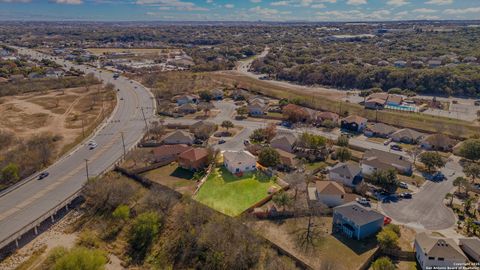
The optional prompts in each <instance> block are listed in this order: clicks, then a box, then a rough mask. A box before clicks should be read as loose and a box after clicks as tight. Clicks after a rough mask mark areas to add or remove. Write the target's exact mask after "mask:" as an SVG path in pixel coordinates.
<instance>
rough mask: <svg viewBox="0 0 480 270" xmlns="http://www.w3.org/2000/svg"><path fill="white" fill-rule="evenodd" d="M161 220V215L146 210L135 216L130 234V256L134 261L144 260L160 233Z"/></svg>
mask: <svg viewBox="0 0 480 270" xmlns="http://www.w3.org/2000/svg"><path fill="white" fill-rule="evenodd" d="M160 222H161V220H160V217H159V215H158V214H157V213H155V212H146V213H143V214H140V215H139V216H138V217H137V218H135V220H134V221H133V224H132V227H131V228H130V231H129V234H128V244H129V245H130V256H131V258H132V260H133V261H136V262H139V261H143V259H144V258H145V256H146V255H147V252H148V250H149V249H150V246H151V244H152V243H153V241H154V240H155V238H156V237H157V235H158V233H159V230H160Z"/></svg>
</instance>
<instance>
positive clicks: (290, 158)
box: [275, 149, 297, 169]
mask: <svg viewBox="0 0 480 270" xmlns="http://www.w3.org/2000/svg"><path fill="white" fill-rule="evenodd" d="M275 151H277V152H278V154H279V155H280V166H281V167H284V168H286V169H293V168H295V167H296V166H297V161H296V160H295V157H296V156H295V155H294V154H292V153H289V152H286V151H283V150H282V149H275Z"/></svg>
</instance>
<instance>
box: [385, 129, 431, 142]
mask: <svg viewBox="0 0 480 270" xmlns="http://www.w3.org/2000/svg"><path fill="white" fill-rule="evenodd" d="M423 137H425V134H423V133H420V132H418V131H415V130H413V129H409V128H404V129H400V130H398V131H396V132H394V133H392V134H391V135H390V138H391V139H392V141H394V142H401V143H408V144H416V143H418V142H420V141H421V140H422V139H423Z"/></svg>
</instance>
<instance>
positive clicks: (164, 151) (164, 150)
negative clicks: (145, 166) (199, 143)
mask: <svg viewBox="0 0 480 270" xmlns="http://www.w3.org/2000/svg"><path fill="white" fill-rule="evenodd" d="M190 148H191V147H190V146H188V145H186V144H173V145H167V144H165V145H161V146H159V147H155V148H154V149H153V159H154V161H155V162H173V161H175V160H177V157H178V155H180V154H181V153H183V152H185V151H187V150H189V149H190Z"/></svg>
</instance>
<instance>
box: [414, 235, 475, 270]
mask: <svg viewBox="0 0 480 270" xmlns="http://www.w3.org/2000/svg"><path fill="white" fill-rule="evenodd" d="M414 246H415V254H416V257H417V261H418V263H419V265H420V267H421V268H422V269H423V270H426V269H447V267H450V268H451V269H454V268H453V267H454V266H455V265H456V264H465V263H467V262H468V259H467V257H466V256H465V254H464V253H463V251H462V250H461V249H460V247H459V246H458V245H457V244H456V243H455V241H454V240H453V239H450V238H440V237H434V236H431V235H428V234H427V233H425V232H422V233H419V234H417V235H416V237H415V244H414ZM435 267H438V268H435Z"/></svg>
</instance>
